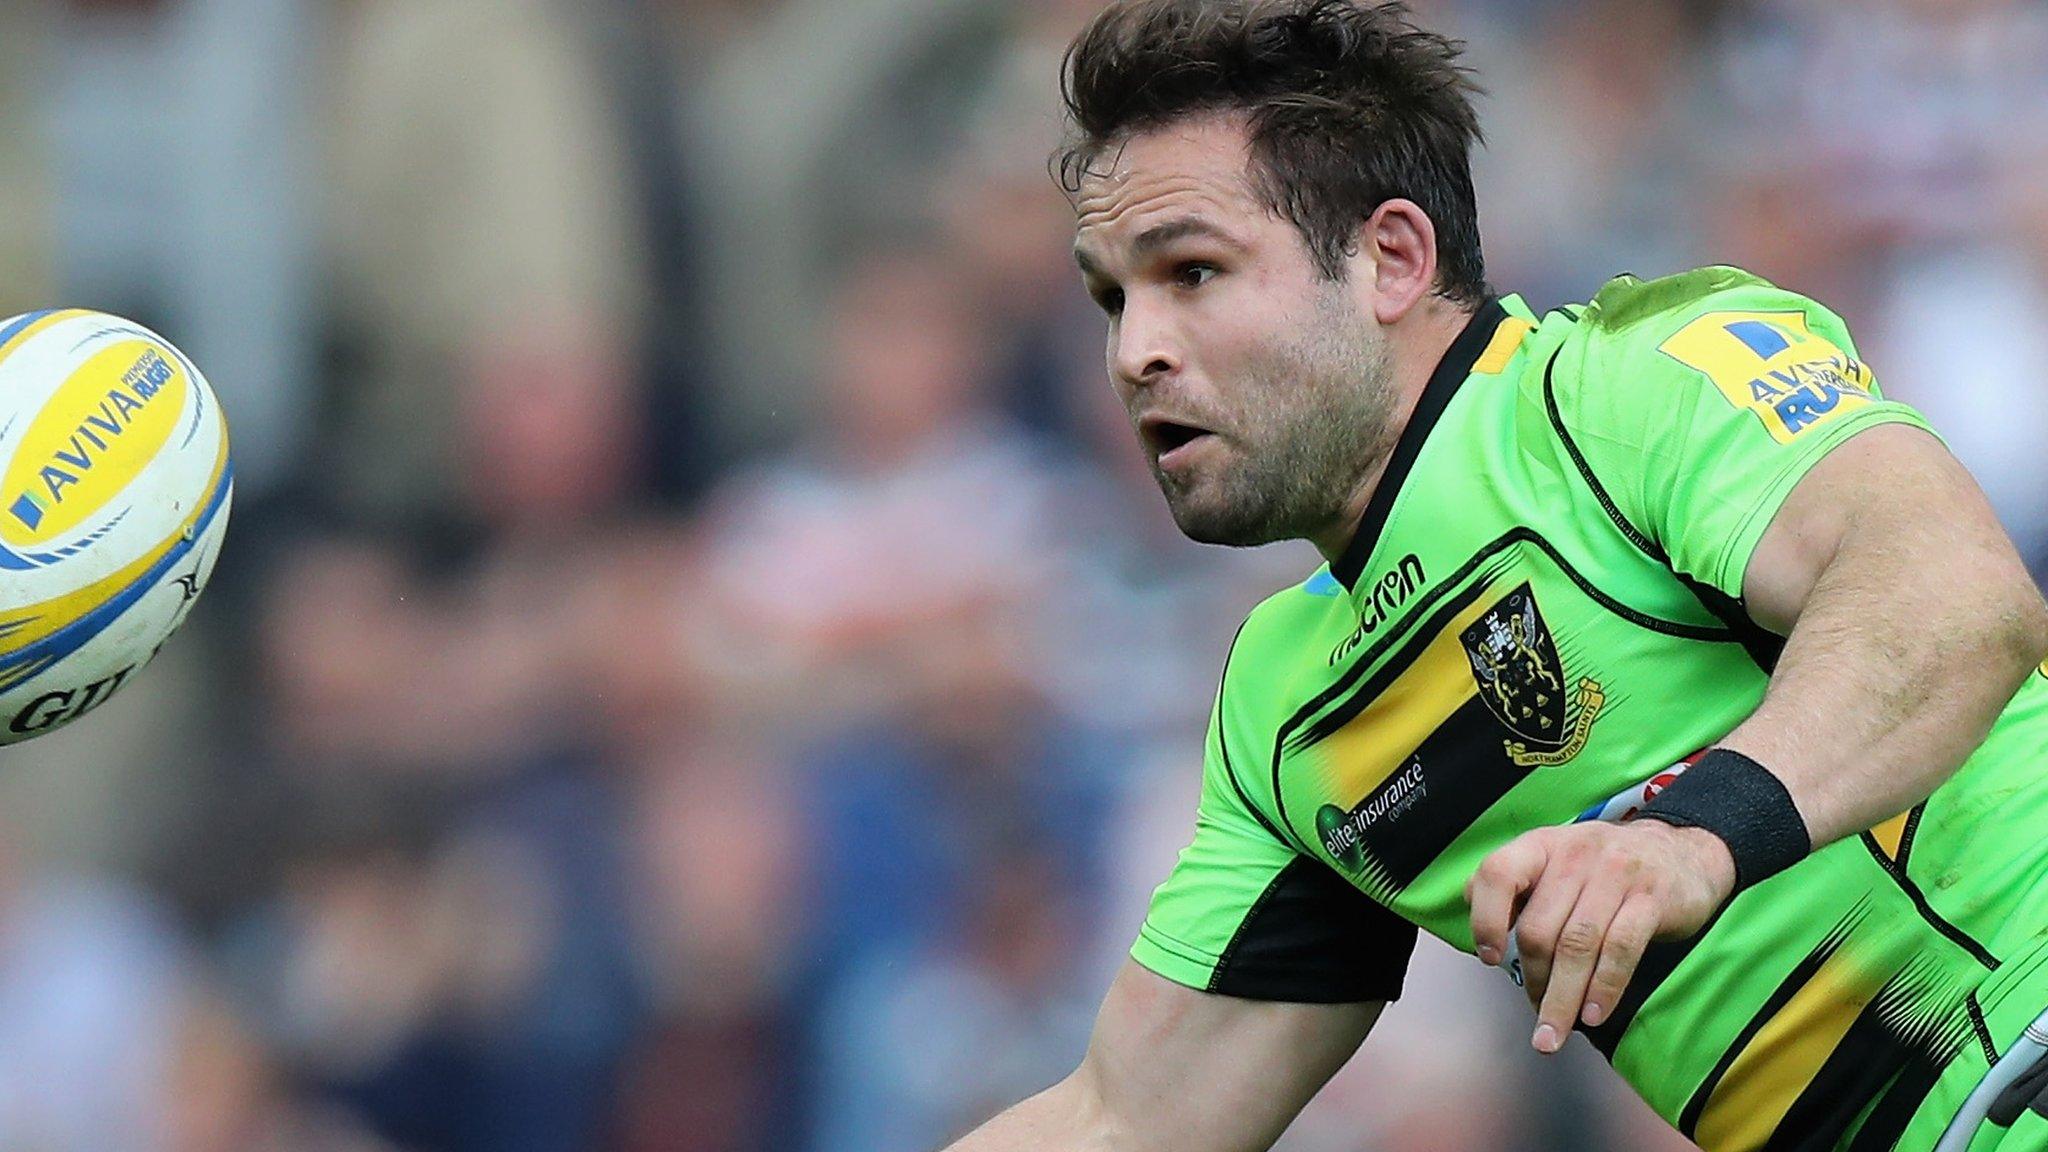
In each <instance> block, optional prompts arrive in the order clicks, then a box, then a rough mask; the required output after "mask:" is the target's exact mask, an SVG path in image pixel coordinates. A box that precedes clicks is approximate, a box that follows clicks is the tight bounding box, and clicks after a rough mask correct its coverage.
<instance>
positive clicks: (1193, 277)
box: [1173, 260, 1216, 288]
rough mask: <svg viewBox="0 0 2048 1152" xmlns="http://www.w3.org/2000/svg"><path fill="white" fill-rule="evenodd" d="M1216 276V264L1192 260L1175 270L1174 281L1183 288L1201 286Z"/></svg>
mask: <svg viewBox="0 0 2048 1152" xmlns="http://www.w3.org/2000/svg"><path fill="white" fill-rule="evenodd" d="M1215 276H1216V266H1215V265H1213V264H1204V263H1202V262H1201V261H1199V260H1190V261H1188V262H1187V263H1185V264H1182V265H1179V266H1178V267H1176V268H1174V270H1173V282H1174V284H1176V285H1178V286H1179V287H1182V288H1200V287H1201V286H1202V285H1204V284H1207V283H1208V282H1209V281H1210V280H1212V279H1214V278H1215Z"/></svg>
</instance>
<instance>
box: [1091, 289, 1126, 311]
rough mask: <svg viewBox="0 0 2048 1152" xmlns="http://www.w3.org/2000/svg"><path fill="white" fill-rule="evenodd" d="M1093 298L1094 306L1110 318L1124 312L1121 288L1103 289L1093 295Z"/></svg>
mask: <svg viewBox="0 0 2048 1152" xmlns="http://www.w3.org/2000/svg"><path fill="white" fill-rule="evenodd" d="M1094 296H1095V306H1096V307H1098V308H1100V309H1102V310H1103V311H1104V312H1107V313H1108V314H1110V315H1111V316H1115V315H1118V314H1119V313H1121V312H1122V311H1123V310H1124V290H1123V289H1121V288H1105V289H1103V290H1102V291H1100V292H1097V293H1094Z"/></svg>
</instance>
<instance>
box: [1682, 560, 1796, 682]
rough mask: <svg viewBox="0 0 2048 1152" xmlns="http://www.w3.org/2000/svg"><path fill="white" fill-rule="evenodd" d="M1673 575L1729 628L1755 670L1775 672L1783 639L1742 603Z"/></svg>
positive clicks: (1782, 651) (1701, 583)
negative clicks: (1752, 614)
mask: <svg viewBox="0 0 2048 1152" xmlns="http://www.w3.org/2000/svg"><path fill="white" fill-rule="evenodd" d="M1672 574H1673V575H1675V576H1677V577H1678V582H1679V583H1681V584H1683V585H1685V587H1686V590H1687V591H1689V592H1691V593H1692V594H1693V596H1694V598H1696V599H1698V600H1699V602H1700V606H1701V607H1702V608H1705V609H1706V610H1707V611H1708V612H1710V613H1712V614H1713V615H1714V616H1715V617H1716V618H1717V619H1719V620H1720V621H1721V623H1723V624H1726V625H1727V626H1728V630H1729V631H1730V632H1733V633H1734V634H1735V639H1736V642H1737V643H1740V644H1741V645H1742V650H1743V651H1745V652H1747V653H1749V658H1750V659H1751V660H1753V661H1755V662H1756V666H1757V667H1758V668H1760V669H1762V670H1763V671H1764V672H1765V673H1771V672H1776V671H1777V670H1778V658H1779V657H1781V656H1783V655H1784V654H1785V638H1784V637H1783V636H1780V635H1778V634H1777V633H1776V632H1773V631H1771V630H1770V629H1768V628H1766V627H1764V626H1763V625H1761V624H1759V623H1757V622H1756V618H1755V617H1753V616H1751V615H1750V614H1749V608H1748V607H1747V606H1745V605H1744V604H1743V603H1742V601H1740V600H1737V599H1736V598H1735V597H1733V596H1730V595H1728V594H1727V593H1726V592H1723V591H1721V590H1720V589H1719V588H1716V587H1714V586H1713V585H1712V584H1709V583H1707V582H1706V581H1704V580H1696V579H1694V578H1693V577H1692V576H1691V575H1689V574H1687V573H1684V572H1680V571H1678V570H1677V569H1675V568H1674V569H1672Z"/></svg>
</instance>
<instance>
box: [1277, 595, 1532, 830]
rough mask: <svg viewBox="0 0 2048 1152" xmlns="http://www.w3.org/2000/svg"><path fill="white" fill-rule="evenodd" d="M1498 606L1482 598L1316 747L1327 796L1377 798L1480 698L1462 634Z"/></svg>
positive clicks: (1345, 801)
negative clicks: (1415, 754)
mask: <svg viewBox="0 0 2048 1152" xmlns="http://www.w3.org/2000/svg"><path fill="white" fill-rule="evenodd" d="M1492 606H1493V602H1492V600H1491V599H1489V598H1487V597H1483V596H1482V597H1479V598H1478V600H1477V601H1476V602H1475V603H1474V604H1473V605H1472V606H1471V607H1469V608H1467V609H1465V610H1464V611H1463V612H1460V613H1458V615H1457V616H1455V617H1453V618H1452V620H1451V622H1450V623H1449V624H1448V625H1446V626H1445V627H1444V629H1443V631H1441V632H1439V633H1437V637H1436V639H1435V640H1433V641H1431V642H1430V645H1429V647H1428V648H1426V649H1424V650H1423V653H1422V655H1420V656H1418V657H1416V658H1415V662H1414V663H1413V664H1410V665H1409V666H1408V668H1407V670H1406V671H1404V672H1402V673H1401V676H1400V678H1399V679H1397V680H1395V681H1394V683H1393V684H1392V685H1390V686H1389V687H1388V688H1387V690H1386V691H1385V692H1382V693H1380V695H1379V697H1378V698H1377V699H1375V700H1374V701H1373V702H1372V703H1371V704H1370V705H1368V706H1367V707H1366V709H1365V711H1363V712H1360V713H1359V714H1358V715H1357V716H1355V717H1353V718H1352V719H1351V722H1350V723H1348V724H1346V725H1344V727H1342V728H1340V729H1338V730H1337V732H1336V733H1335V734H1334V735H1332V736H1331V737H1330V738H1329V739H1327V740H1325V741H1323V742H1322V743H1320V744H1318V745H1316V747H1315V751H1314V752H1313V753H1312V755H1313V756H1314V757H1315V758H1316V759H1317V760H1319V761H1320V762H1321V764H1322V766H1323V770H1324V772H1325V773H1326V778H1327V779H1328V780H1329V781H1330V782H1331V787H1330V788H1328V789H1327V790H1326V791H1325V792H1324V793H1323V794H1324V795H1326V796H1328V797H1330V798H1331V800H1332V802H1334V803H1337V804H1339V805H1341V806H1343V807H1346V808H1348V807H1351V806H1352V805H1355V804H1358V803H1359V802H1361V801H1363V800H1364V799H1365V798H1366V797H1367V796H1370V795H1372V794H1373V792H1374V791H1375V790H1377V789H1378V788H1379V786H1380V785H1382V784H1384V783H1386V782H1387V779H1388V778H1389V777H1391V776H1392V775H1393V774H1394V773H1395V771H1396V770H1398V769H1399V768H1400V767H1401V765H1402V763H1403V762H1405V761H1406V760H1407V759H1408V757H1409V756H1410V755H1411V754H1412V753H1413V752H1414V751H1415V750H1416V749H1417V748H1420V747H1421V746H1422V742H1423V741H1424V740H1427V739H1429V737H1430V734H1431V733H1433V732H1435V731H1436V730H1437V729H1439V728H1441V727H1443V725H1444V722H1445V721H1446V720H1449V719H1450V718H1451V715H1452V713H1454V712H1456V711H1457V710H1458V709H1459V708H1462V707H1464V705H1465V702H1466V701H1468V700H1470V699H1472V698H1473V697H1474V696H1477V695H1478V694H1479V683H1478V681H1476V680H1474V679H1473V678H1472V664H1471V661H1469V660H1468V659H1467V658H1466V656H1465V646H1464V644H1463V643H1462V642H1461V641H1460V640H1459V636H1460V634H1462V633H1463V632H1464V631H1465V629H1467V628H1469V627H1471V626H1472V623H1473V622H1474V621H1476V620H1478V619H1479V618H1480V617H1481V616H1484V615H1485V614H1486V612H1487V610H1488V609H1489V608H1491V607H1492Z"/></svg>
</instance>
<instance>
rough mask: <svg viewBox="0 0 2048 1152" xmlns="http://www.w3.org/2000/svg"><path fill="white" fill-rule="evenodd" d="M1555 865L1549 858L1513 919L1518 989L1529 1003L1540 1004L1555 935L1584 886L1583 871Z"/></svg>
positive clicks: (1562, 927) (1546, 984)
mask: <svg viewBox="0 0 2048 1152" xmlns="http://www.w3.org/2000/svg"><path fill="white" fill-rule="evenodd" d="M1559 864H1560V862H1559V861H1556V860H1553V861H1552V862H1551V866H1550V867H1549V868H1547V869H1545V870H1544V872H1543V876H1542V878H1541V879H1539V880H1537V882H1536V886H1535V887H1534V888H1532V889H1530V890H1529V895H1528V898H1527V900H1526V901H1524V903H1523V905H1522V914H1521V915H1520V916H1518V917H1516V918H1515V946H1516V948H1517V949H1518V950H1519V951H1520V952H1521V957H1522V976H1523V978H1524V980H1523V984H1522V991H1523V992H1525V993H1527V994H1528V997H1529V1003H1530V1005H1531V1006H1534V1005H1538V1004H1541V1003H1543V993H1544V990H1545V989H1546V988H1548V987H1549V986H1550V968H1551V965H1552V963H1554V962H1555V958H1556V955H1557V938H1558V936H1559V934H1561V933H1562V932H1563V931H1564V925H1565V921H1566V919H1568V918H1569V917H1570V916H1571V913H1572V908H1573V907H1574V906H1575V905H1577V904H1578V902H1579V890H1580V889H1582V888H1584V887H1585V886H1586V874H1585V873H1584V872H1582V871H1580V870H1577V869H1574V868H1570V867H1560V866H1559Z"/></svg>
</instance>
